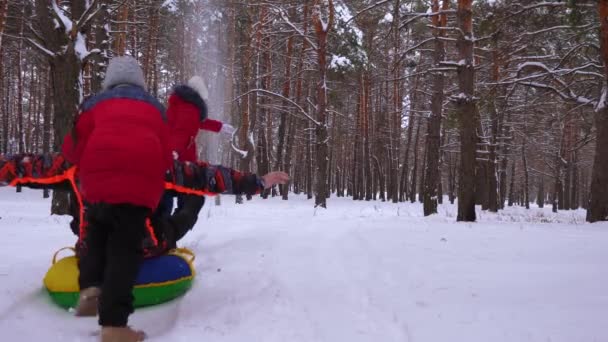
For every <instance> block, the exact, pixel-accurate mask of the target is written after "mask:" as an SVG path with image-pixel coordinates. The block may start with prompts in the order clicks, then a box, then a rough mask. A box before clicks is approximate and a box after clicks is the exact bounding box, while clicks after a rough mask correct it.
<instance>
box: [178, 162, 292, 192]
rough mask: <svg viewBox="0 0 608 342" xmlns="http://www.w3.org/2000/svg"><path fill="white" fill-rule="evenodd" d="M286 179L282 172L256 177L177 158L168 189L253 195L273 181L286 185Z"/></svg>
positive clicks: (287, 178) (268, 186)
mask: <svg viewBox="0 0 608 342" xmlns="http://www.w3.org/2000/svg"><path fill="white" fill-rule="evenodd" d="M288 180H289V177H288V176H287V174H286V173H284V172H271V173H269V174H267V175H264V176H262V177H259V176H257V175H255V174H252V173H248V172H240V171H237V170H234V169H231V168H227V167H224V166H221V165H210V164H207V163H196V164H194V163H182V162H178V161H176V162H175V164H174V169H173V175H172V179H170V180H169V182H168V183H167V189H169V190H174V191H176V192H180V193H187V194H192V195H216V194H232V195H241V194H245V195H255V194H258V193H260V192H261V191H262V190H264V189H267V188H270V187H272V186H273V185H275V184H285V183H287V181H288Z"/></svg>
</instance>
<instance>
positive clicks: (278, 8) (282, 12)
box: [270, 5, 317, 50]
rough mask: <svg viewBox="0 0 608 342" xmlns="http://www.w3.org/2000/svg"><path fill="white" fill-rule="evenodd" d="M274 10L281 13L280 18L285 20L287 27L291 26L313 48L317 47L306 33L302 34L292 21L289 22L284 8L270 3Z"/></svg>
mask: <svg viewBox="0 0 608 342" xmlns="http://www.w3.org/2000/svg"><path fill="white" fill-rule="evenodd" d="M270 6H271V7H272V8H273V9H274V10H275V11H277V12H278V13H279V14H280V15H281V19H283V22H285V24H287V25H288V26H289V27H291V28H292V29H293V30H294V31H296V33H297V34H298V35H299V36H300V37H302V38H303V39H305V40H306V42H307V43H308V44H309V45H310V46H311V47H312V48H313V49H315V50H316V49H317V44H316V43H315V42H313V41H312V40H311V39H310V37H309V36H307V35H306V34H304V32H302V30H300V29H299V28H298V27H297V26H296V25H295V24H294V23H293V22H291V20H289V17H288V16H287V14H286V13H285V10H284V9H283V8H281V7H278V6H275V5H270Z"/></svg>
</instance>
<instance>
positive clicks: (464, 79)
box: [456, 0, 478, 221]
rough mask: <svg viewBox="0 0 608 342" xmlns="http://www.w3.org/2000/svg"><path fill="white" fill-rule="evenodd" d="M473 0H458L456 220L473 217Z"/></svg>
mask: <svg viewBox="0 0 608 342" xmlns="http://www.w3.org/2000/svg"><path fill="white" fill-rule="evenodd" d="M471 5H472V0H458V13H457V16H458V27H459V29H460V31H461V34H460V35H459V37H458V42H457V45H458V54H459V58H460V60H462V61H464V63H463V65H459V66H458V84H459V88H460V96H459V97H458V98H457V99H456V111H457V113H458V123H459V128H460V182H459V189H458V217H457V221H475V220H476V214H475V179H476V178H475V176H476V175H475V164H476V156H477V154H476V152H477V132H476V130H477V127H478V124H477V122H478V118H477V111H476V106H477V104H476V100H475V68H474V60H473V22H472V19H473V11H472V6H471Z"/></svg>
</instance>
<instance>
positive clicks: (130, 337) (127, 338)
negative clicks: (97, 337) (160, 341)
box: [101, 327, 146, 342]
mask: <svg viewBox="0 0 608 342" xmlns="http://www.w3.org/2000/svg"><path fill="white" fill-rule="evenodd" d="M145 338H146V334H144V332H143V331H138V330H133V329H131V328H130V327H102V328H101V342H139V341H143V340H144V339H145Z"/></svg>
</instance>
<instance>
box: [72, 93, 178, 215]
mask: <svg viewBox="0 0 608 342" xmlns="http://www.w3.org/2000/svg"><path fill="white" fill-rule="evenodd" d="M75 131H76V137H72V136H71V135H67V136H66V138H65V140H64V144H63V154H64V155H65V156H66V159H67V160H68V161H70V162H71V163H73V164H76V165H77V166H78V168H79V177H80V187H81V193H82V196H83V199H84V200H85V201H87V202H89V203H100V202H102V203H109V204H132V205H138V206H143V207H147V208H150V209H155V208H156V206H157V205H158V202H159V200H160V197H161V195H162V193H163V191H164V183H165V173H166V171H167V169H169V168H170V166H171V150H170V149H169V128H168V125H167V123H166V122H165V120H164V108H163V107H162V105H161V104H160V103H158V101H157V100H156V99H155V98H154V97H152V96H151V95H149V94H148V93H147V92H146V91H145V90H144V89H143V88H140V87H137V86H131V85H121V86H117V87H114V88H112V89H110V90H108V91H105V92H102V93H100V94H98V95H96V96H94V97H92V98H90V99H88V100H87V101H85V102H84V103H83V105H82V112H81V114H80V116H79V117H78V121H77V122H76V127H75Z"/></svg>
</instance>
